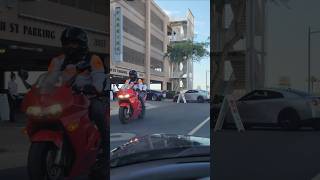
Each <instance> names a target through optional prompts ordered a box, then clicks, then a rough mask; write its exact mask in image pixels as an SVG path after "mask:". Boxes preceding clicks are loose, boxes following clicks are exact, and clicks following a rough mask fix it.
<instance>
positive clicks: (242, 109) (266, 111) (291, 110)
mask: <svg viewBox="0 0 320 180" xmlns="http://www.w3.org/2000/svg"><path fill="white" fill-rule="evenodd" d="M236 104H237V107H238V111H239V114H240V116H241V119H242V121H243V123H244V124H245V125H247V127H250V126H251V125H254V124H271V123H272V124H278V125H279V126H281V127H282V128H285V129H298V128H299V127H300V126H301V125H306V124H309V125H311V126H313V127H314V128H315V129H317V130H320V101H319V98H317V97H314V96H311V95H309V94H307V93H305V92H302V91H298V90H293V89H279V88H269V89H260V90H254V91H252V92H250V93H248V94H246V95H244V96H243V97H241V98H240V99H238V100H237V101H236ZM225 120H226V122H227V123H228V124H229V123H233V119H232V115H231V113H227V115H226V119H225Z"/></svg>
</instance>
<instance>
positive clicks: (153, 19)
mask: <svg viewBox="0 0 320 180" xmlns="http://www.w3.org/2000/svg"><path fill="white" fill-rule="evenodd" d="M151 23H152V24H153V25H155V26H156V27H157V28H159V30H160V31H161V32H163V24H164V22H163V20H162V19H161V18H160V17H159V16H158V15H157V14H156V13H155V12H153V11H151Z"/></svg>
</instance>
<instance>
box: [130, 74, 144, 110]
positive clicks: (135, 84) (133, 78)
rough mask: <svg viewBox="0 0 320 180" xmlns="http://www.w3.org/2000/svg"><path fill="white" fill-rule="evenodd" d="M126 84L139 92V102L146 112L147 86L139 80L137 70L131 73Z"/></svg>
mask: <svg viewBox="0 0 320 180" xmlns="http://www.w3.org/2000/svg"><path fill="white" fill-rule="evenodd" d="M125 84H127V85H129V86H130V87H131V88H132V89H134V90H135V91H137V92H138V94H139V96H138V97H139V100H140V102H141V105H142V112H143V113H144V112H145V104H144V100H143V97H144V96H145V93H144V91H145V85H144V84H143V81H142V80H141V79H140V78H138V73H137V71H135V70H130V71H129V79H127V80H126V82H125Z"/></svg>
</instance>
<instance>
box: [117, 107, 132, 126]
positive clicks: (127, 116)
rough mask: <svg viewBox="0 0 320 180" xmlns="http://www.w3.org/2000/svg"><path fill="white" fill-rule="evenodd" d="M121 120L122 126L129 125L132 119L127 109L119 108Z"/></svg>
mask: <svg viewBox="0 0 320 180" xmlns="http://www.w3.org/2000/svg"><path fill="white" fill-rule="evenodd" d="M119 119H120V122H121V123H122V124H127V123H128V122H129V119H130V110H129V109H128V108H127V107H120V108H119Z"/></svg>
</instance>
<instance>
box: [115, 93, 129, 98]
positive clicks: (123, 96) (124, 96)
mask: <svg viewBox="0 0 320 180" xmlns="http://www.w3.org/2000/svg"><path fill="white" fill-rule="evenodd" d="M129 97H130V95H129V94H125V95H122V94H120V95H119V96H118V98H119V99H128V98H129Z"/></svg>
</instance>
